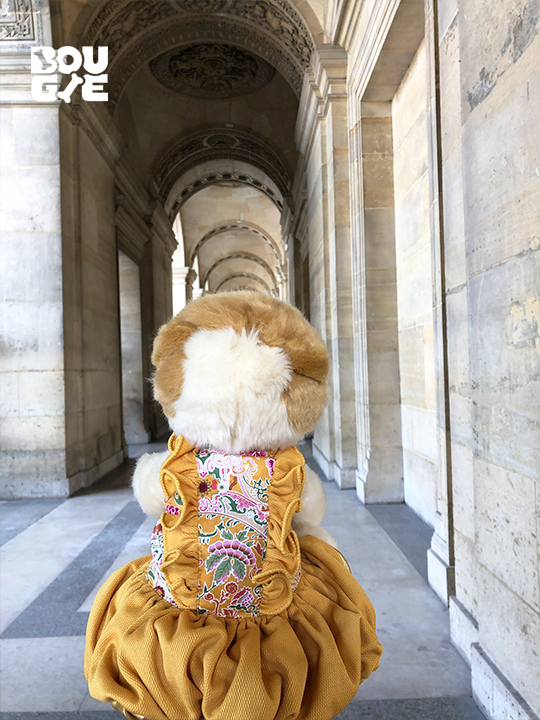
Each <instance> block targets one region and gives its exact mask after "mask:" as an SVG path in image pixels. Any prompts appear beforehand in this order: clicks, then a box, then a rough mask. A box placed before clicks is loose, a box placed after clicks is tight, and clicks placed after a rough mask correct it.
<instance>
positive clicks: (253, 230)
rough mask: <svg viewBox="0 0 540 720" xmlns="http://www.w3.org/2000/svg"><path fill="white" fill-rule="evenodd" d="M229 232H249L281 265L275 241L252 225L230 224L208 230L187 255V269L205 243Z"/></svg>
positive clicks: (279, 251) (191, 265)
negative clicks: (257, 238)
mask: <svg viewBox="0 0 540 720" xmlns="http://www.w3.org/2000/svg"><path fill="white" fill-rule="evenodd" d="M231 230H245V231H247V232H250V233H252V234H254V235H257V236H258V237H260V238H261V239H262V240H263V241H264V242H265V243H266V244H267V245H268V246H269V247H270V248H271V249H272V252H273V253H274V255H275V257H276V260H277V261H278V263H279V264H281V263H282V257H281V254H282V253H281V250H280V248H279V246H278V244H277V243H276V241H275V240H274V239H273V238H271V237H270V236H269V235H267V234H266V233H264V232H263V231H262V230H260V229H259V228H257V227H255V226H254V225H252V224H251V223H250V224H247V223H237V222H230V223H226V224H223V225H220V226H219V227H216V228H213V229H212V230H209V231H208V232H207V233H205V234H204V235H203V236H202V238H201V239H200V240H199V241H198V242H197V244H196V245H195V247H194V248H193V250H192V251H191V252H190V254H189V260H188V263H187V264H188V267H190V268H192V267H193V263H194V262H195V258H196V257H197V255H198V254H199V252H200V250H201V248H202V247H203V245H204V244H205V243H207V242H208V241H209V240H211V239H212V238H214V237H216V236H217V235H221V234H223V233H226V232H230V231H231Z"/></svg>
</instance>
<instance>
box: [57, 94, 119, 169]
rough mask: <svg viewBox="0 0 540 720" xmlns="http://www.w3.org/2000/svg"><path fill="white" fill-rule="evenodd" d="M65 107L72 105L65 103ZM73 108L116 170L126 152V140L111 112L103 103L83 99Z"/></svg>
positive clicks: (107, 160)
mask: <svg viewBox="0 0 540 720" xmlns="http://www.w3.org/2000/svg"><path fill="white" fill-rule="evenodd" d="M63 107H64V108H65V109H66V111H68V110H67V108H68V107H71V106H67V104H66V103H63ZM73 109H74V110H76V112H77V115H78V117H79V119H80V123H81V128H82V129H83V130H84V131H85V133H86V134H87V135H88V137H89V138H90V140H91V141H92V142H93V144H94V146H95V147H96V148H97V150H98V151H99V153H100V155H101V156H102V158H103V159H104V160H105V162H106V163H107V164H108V165H109V167H110V168H111V169H112V170H115V168H116V165H117V163H118V161H119V159H120V158H121V157H122V154H123V152H124V142H123V140H122V137H121V135H120V133H119V132H118V128H117V127H116V125H115V124H114V122H113V120H112V118H111V116H110V115H109V113H108V112H107V111H106V109H105V108H104V107H103V105H102V104H101V103H93V102H83V101H82V102H81V103H80V104H79V105H77V106H74V108H73ZM68 112H69V111H68Z"/></svg>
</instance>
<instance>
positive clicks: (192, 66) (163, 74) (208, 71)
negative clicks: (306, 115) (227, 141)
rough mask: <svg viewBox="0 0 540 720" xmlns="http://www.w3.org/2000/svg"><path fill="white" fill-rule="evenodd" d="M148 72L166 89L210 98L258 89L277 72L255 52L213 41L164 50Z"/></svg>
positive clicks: (231, 95) (266, 83)
mask: <svg viewBox="0 0 540 720" xmlns="http://www.w3.org/2000/svg"><path fill="white" fill-rule="evenodd" d="M150 72H151V73H152V75H153V76H154V77H155V79H156V80H157V81H158V82H159V83H160V84H161V85H163V86H164V87H166V88H167V89H168V90H172V91H173V92H175V93H179V94H181V95H188V96H190V97H197V98H206V99H210V100H216V99H219V100H226V99H229V98H233V97H238V96H240V95H247V94H249V93H254V92H257V91H258V90H261V89H262V88H263V87H265V86H266V85H268V83H269V82H270V81H271V80H272V78H273V77H274V75H275V74H276V70H275V68H273V67H272V65H270V64H269V63H267V62H266V60H263V59H262V58H260V57H258V56H257V55H255V54H253V53H251V52H248V51H247V50H242V49H241V48H237V47H235V46H234V45H230V44H226V43H215V42H213V43H207V42H205V43H197V44H195V45H187V46H184V47H179V48H173V50H167V52H165V53H162V54H161V55H158V57H157V58H154V59H153V60H151V61H150Z"/></svg>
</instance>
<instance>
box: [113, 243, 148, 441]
mask: <svg viewBox="0 0 540 720" xmlns="http://www.w3.org/2000/svg"><path fill="white" fill-rule="evenodd" d="M118 282H119V292H120V337H121V347H122V398H123V400H122V403H123V414H124V438H125V442H126V444H127V445H128V446H129V445H140V444H144V443H147V442H148V441H149V433H148V431H147V430H146V428H145V426H144V393H143V383H144V380H143V357H142V340H141V286H140V277H139V266H138V265H137V264H136V263H134V262H133V261H132V260H130V259H129V258H128V256H127V255H126V254H125V253H123V252H122V251H121V250H119V251H118Z"/></svg>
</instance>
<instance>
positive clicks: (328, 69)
mask: <svg viewBox="0 0 540 720" xmlns="http://www.w3.org/2000/svg"><path fill="white" fill-rule="evenodd" d="M308 78H309V83H310V91H311V93H312V95H314V97H315V103H314V104H313V103H311V108H310V101H309V99H308V98H306V97H305V96H304V98H303V105H304V108H301V115H300V119H299V122H300V124H302V123H304V124H307V122H308V120H307V119H306V115H307V108H310V109H309V112H310V113H311V123H313V119H314V118H313V113H314V112H315V113H316V117H317V119H318V121H319V124H320V135H319V138H320V145H319V147H317V145H315V143H314V142H313V139H312V138H310V139H309V140H307V143H306V140H304V143H305V144H308V147H309V145H311V148H310V153H313V154H312V155H311V157H310V158H308V159H307V161H306V171H307V173H309V172H310V171H312V170H313V165H314V164H315V161H316V160H318V163H320V167H321V183H322V203H321V211H322V240H323V243H324V256H325V269H324V272H325V275H324V278H325V290H324V296H323V297H324V302H325V308H324V314H325V316H326V330H327V345H328V346H329V347H328V349H329V355H330V358H331V368H330V375H331V383H330V412H329V414H328V420H329V422H330V437H329V438H328V441H329V442H328V444H327V445H326V447H327V449H328V451H329V455H326V453H325V452H324V451H323V450H322V448H321V447H320V446H319V442H318V434H317V432H316V433H315V438H314V443H313V450H314V455H315V457H316V459H317V460H318V462H319V464H320V465H321V467H322V468H323V469H324V470H325V472H326V473H327V475H328V476H329V477H330V478H332V479H334V480H335V481H336V482H337V484H338V485H339V486H340V487H343V488H346V487H354V485H355V482H356V442H357V441H356V413H355V387H354V373H353V316H352V273H351V241H350V209H349V145H348V123H347V121H348V117H347V91H346V82H347V53H346V52H345V51H344V50H343V49H342V48H340V47H338V46H335V45H318V46H317V48H316V51H315V53H314V56H313V59H312V64H311V69H310V72H309V73H308ZM314 132H315V131H314V130H313V129H312V130H311V133H310V134H311V135H313V134H314ZM306 137H307V134H305V132H304V138H306ZM319 148H320V155H319V156H318V157H317V156H316V155H315V152H317V150H319ZM314 258H315V256H314Z"/></svg>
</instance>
